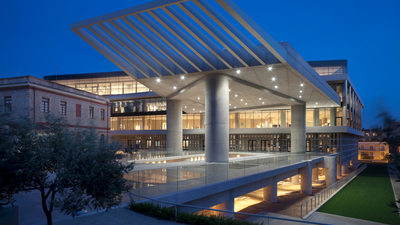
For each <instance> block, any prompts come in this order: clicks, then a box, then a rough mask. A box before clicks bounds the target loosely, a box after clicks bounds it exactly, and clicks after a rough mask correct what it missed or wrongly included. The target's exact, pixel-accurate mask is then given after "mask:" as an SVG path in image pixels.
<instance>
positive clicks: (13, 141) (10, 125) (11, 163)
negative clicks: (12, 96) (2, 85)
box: [0, 112, 37, 207]
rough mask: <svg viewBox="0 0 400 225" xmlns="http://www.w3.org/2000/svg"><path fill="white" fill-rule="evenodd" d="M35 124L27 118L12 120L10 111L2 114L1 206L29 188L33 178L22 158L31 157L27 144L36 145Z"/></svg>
mask: <svg viewBox="0 0 400 225" xmlns="http://www.w3.org/2000/svg"><path fill="white" fill-rule="evenodd" d="M32 129H33V124H32V123H31V122H30V121H29V119H26V118H19V119H13V120H10V114H9V113H8V112H5V113H1V114H0V207H1V206H2V205H8V204H13V202H14V199H13V195H14V194H15V193H17V192H18V191H19V190H28V187H29V186H30V183H31V180H30V179H29V178H30V177H29V175H28V167H27V165H26V164H25V163H22V162H21V159H27V158H29V157H30V156H29V154H25V153H26V152H25V151H24V150H26V148H25V146H26V145H29V146H34V142H35V140H37V139H36V138H35V137H36V136H35V133H32V132H30V131H31V130H32Z"/></svg>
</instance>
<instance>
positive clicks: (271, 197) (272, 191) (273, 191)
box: [263, 178, 278, 202]
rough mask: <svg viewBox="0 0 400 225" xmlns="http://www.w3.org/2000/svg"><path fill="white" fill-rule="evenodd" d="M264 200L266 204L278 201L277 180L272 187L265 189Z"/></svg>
mask: <svg viewBox="0 0 400 225" xmlns="http://www.w3.org/2000/svg"><path fill="white" fill-rule="evenodd" d="M263 198H264V201H265V202H277V201H278V183H277V182H276V181H275V178H274V181H273V183H272V184H271V185H269V186H266V187H264V188H263Z"/></svg>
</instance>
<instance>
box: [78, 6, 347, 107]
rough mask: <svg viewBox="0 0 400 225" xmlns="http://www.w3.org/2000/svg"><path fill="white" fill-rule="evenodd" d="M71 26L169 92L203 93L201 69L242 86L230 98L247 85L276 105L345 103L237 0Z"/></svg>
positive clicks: (149, 9) (127, 12) (135, 10)
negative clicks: (222, 75) (225, 77)
mask: <svg viewBox="0 0 400 225" xmlns="http://www.w3.org/2000/svg"><path fill="white" fill-rule="evenodd" d="M250 4H251V2H250ZM71 29H72V30H73V31H74V32H75V33H76V34H78V35H79V36H80V37H81V38H82V39H84V40H85V41H86V42H88V43H89V44H90V45H91V46H93V47H94V48H95V49H97V50H98V51H99V52H100V53H102V54H103V55H104V56H105V57H107V58H108V59H109V60H111V61H112V62H113V63H115V64H116V65H117V66H118V67H119V68H121V69H122V70H123V71H125V72H126V73H127V74H128V75H130V76H132V77H134V78H135V79H138V80H140V82H141V83H143V84H144V85H146V86H147V87H149V88H150V89H152V90H153V91H154V92H156V93H157V94H159V95H161V96H163V97H165V98H178V99H183V100H185V99H190V98H196V99H199V97H197V96H200V95H202V94H204V93H201V92H204V88H199V87H197V88H196V86H197V85H201V82H200V81H201V77H203V76H206V75H207V74H210V73H224V74H226V75H228V76H230V77H231V79H230V81H231V87H232V88H233V87H235V85H234V84H233V83H237V84H236V86H237V87H239V86H240V90H234V91H232V92H231V93H232V96H230V97H231V98H230V99H233V97H234V95H238V94H234V92H242V93H243V94H246V93H247V95H249V96H252V95H254V96H257V95H260V96H259V97H257V99H260V98H261V99H272V100H271V101H270V102H269V105H275V106H276V105H279V104H284V105H286V106H290V105H292V104H304V103H306V104H307V107H314V106H315V104H316V103H317V102H318V104H319V105H318V107H331V106H338V105H339V104H340V101H339V96H338V95H337V94H336V93H335V92H334V91H333V90H332V88H330V87H329V85H328V84H327V83H326V82H325V81H324V80H323V79H322V78H321V77H320V76H319V75H318V74H317V73H316V72H315V70H313V69H312V68H311V66H310V65H308V63H307V62H306V61H305V60H304V59H303V58H302V57H301V56H300V55H299V54H298V53H297V52H296V51H295V50H294V49H293V48H292V47H291V46H290V45H289V44H287V43H278V42H276V41H275V40H274V39H272V37H271V36H270V35H269V34H268V33H266V32H265V31H264V30H263V29H262V28H261V27H260V26H259V25H257V24H256V23H255V22H254V21H253V20H252V19H251V18H250V17H249V16H248V15H246V14H245V13H244V12H243V11H242V10H241V9H240V8H239V7H238V6H237V5H236V4H234V3H233V2H232V1H231V0H215V1H207V0H191V1H189V0H158V1H154V2H150V3H147V4H143V5H139V6H135V7H132V8H128V9H124V10H120V11H117V12H114V13H110V14H106V15H103V16H99V17H95V18H92V19H88V20H85V21H81V22H77V23H74V24H72V25H71ZM238 71H240V73H238ZM177 75H178V76H177ZM182 76H184V77H182ZM160 80H162V81H161V82H160ZM193 82H197V83H193ZM194 84H196V85H194ZM239 84H240V85H239ZM194 90H196V91H194ZM183 93H185V94H184V96H182V94H183ZM179 95H181V96H179ZM255 102H257V103H255ZM265 102H266V101H264V103H263V104H264V105H265ZM261 103H262V102H258V101H254V105H252V106H251V107H262V104H261ZM257 104H259V105H257ZM248 105H249V104H246V105H243V106H240V104H238V105H237V106H233V105H232V106H231V107H232V109H233V107H235V109H240V108H246V107H245V106H248ZM196 111H197V110H196Z"/></svg>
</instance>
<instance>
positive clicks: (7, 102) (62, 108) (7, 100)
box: [4, 96, 105, 120]
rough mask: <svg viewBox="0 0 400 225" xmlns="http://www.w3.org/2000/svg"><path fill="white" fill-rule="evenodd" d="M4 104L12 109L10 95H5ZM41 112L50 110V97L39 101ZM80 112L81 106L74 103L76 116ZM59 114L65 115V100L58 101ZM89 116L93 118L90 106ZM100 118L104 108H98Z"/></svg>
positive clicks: (103, 116) (102, 115)
mask: <svg viewBox="0 0 400 225" xmlns="http://www.w3.org/2000/svg"><path fill="white" fill-rule="evenodd" d="M4 103H5V104H4V106H5V108H6V109H7V110H8V111H11V109H12V98H11V96H7V97H5V98H4ZM40 108H41V112H42V113H48V112H50V99H48V98H42V103H41V106H40ZM81 112H82V106H81V105H80V104H76V117H81ZM60 115H64V116H65V115H67V102H64V101H60ZM89 118H90V119H94V107H92V106H90V107H89ZM100 119H101V120H104V119H105V110H104V109H101V110H100Z"/></svg>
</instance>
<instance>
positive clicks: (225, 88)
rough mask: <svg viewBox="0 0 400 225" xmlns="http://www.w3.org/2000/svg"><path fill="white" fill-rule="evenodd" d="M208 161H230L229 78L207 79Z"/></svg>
mask: <svg viewBox="0 0 400 225" xmlns="http://www.w3.org/2000/svg"><path fill="white" fill-rule="evenodd" d="M205 83H206V134H205V140H206V141H205V142H206V162H207V163H210V162H228V161H229V80H228V78H227V77H225V76H223V75H214V76H209V77H207V79H206V82H205Z"/></svg>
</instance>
